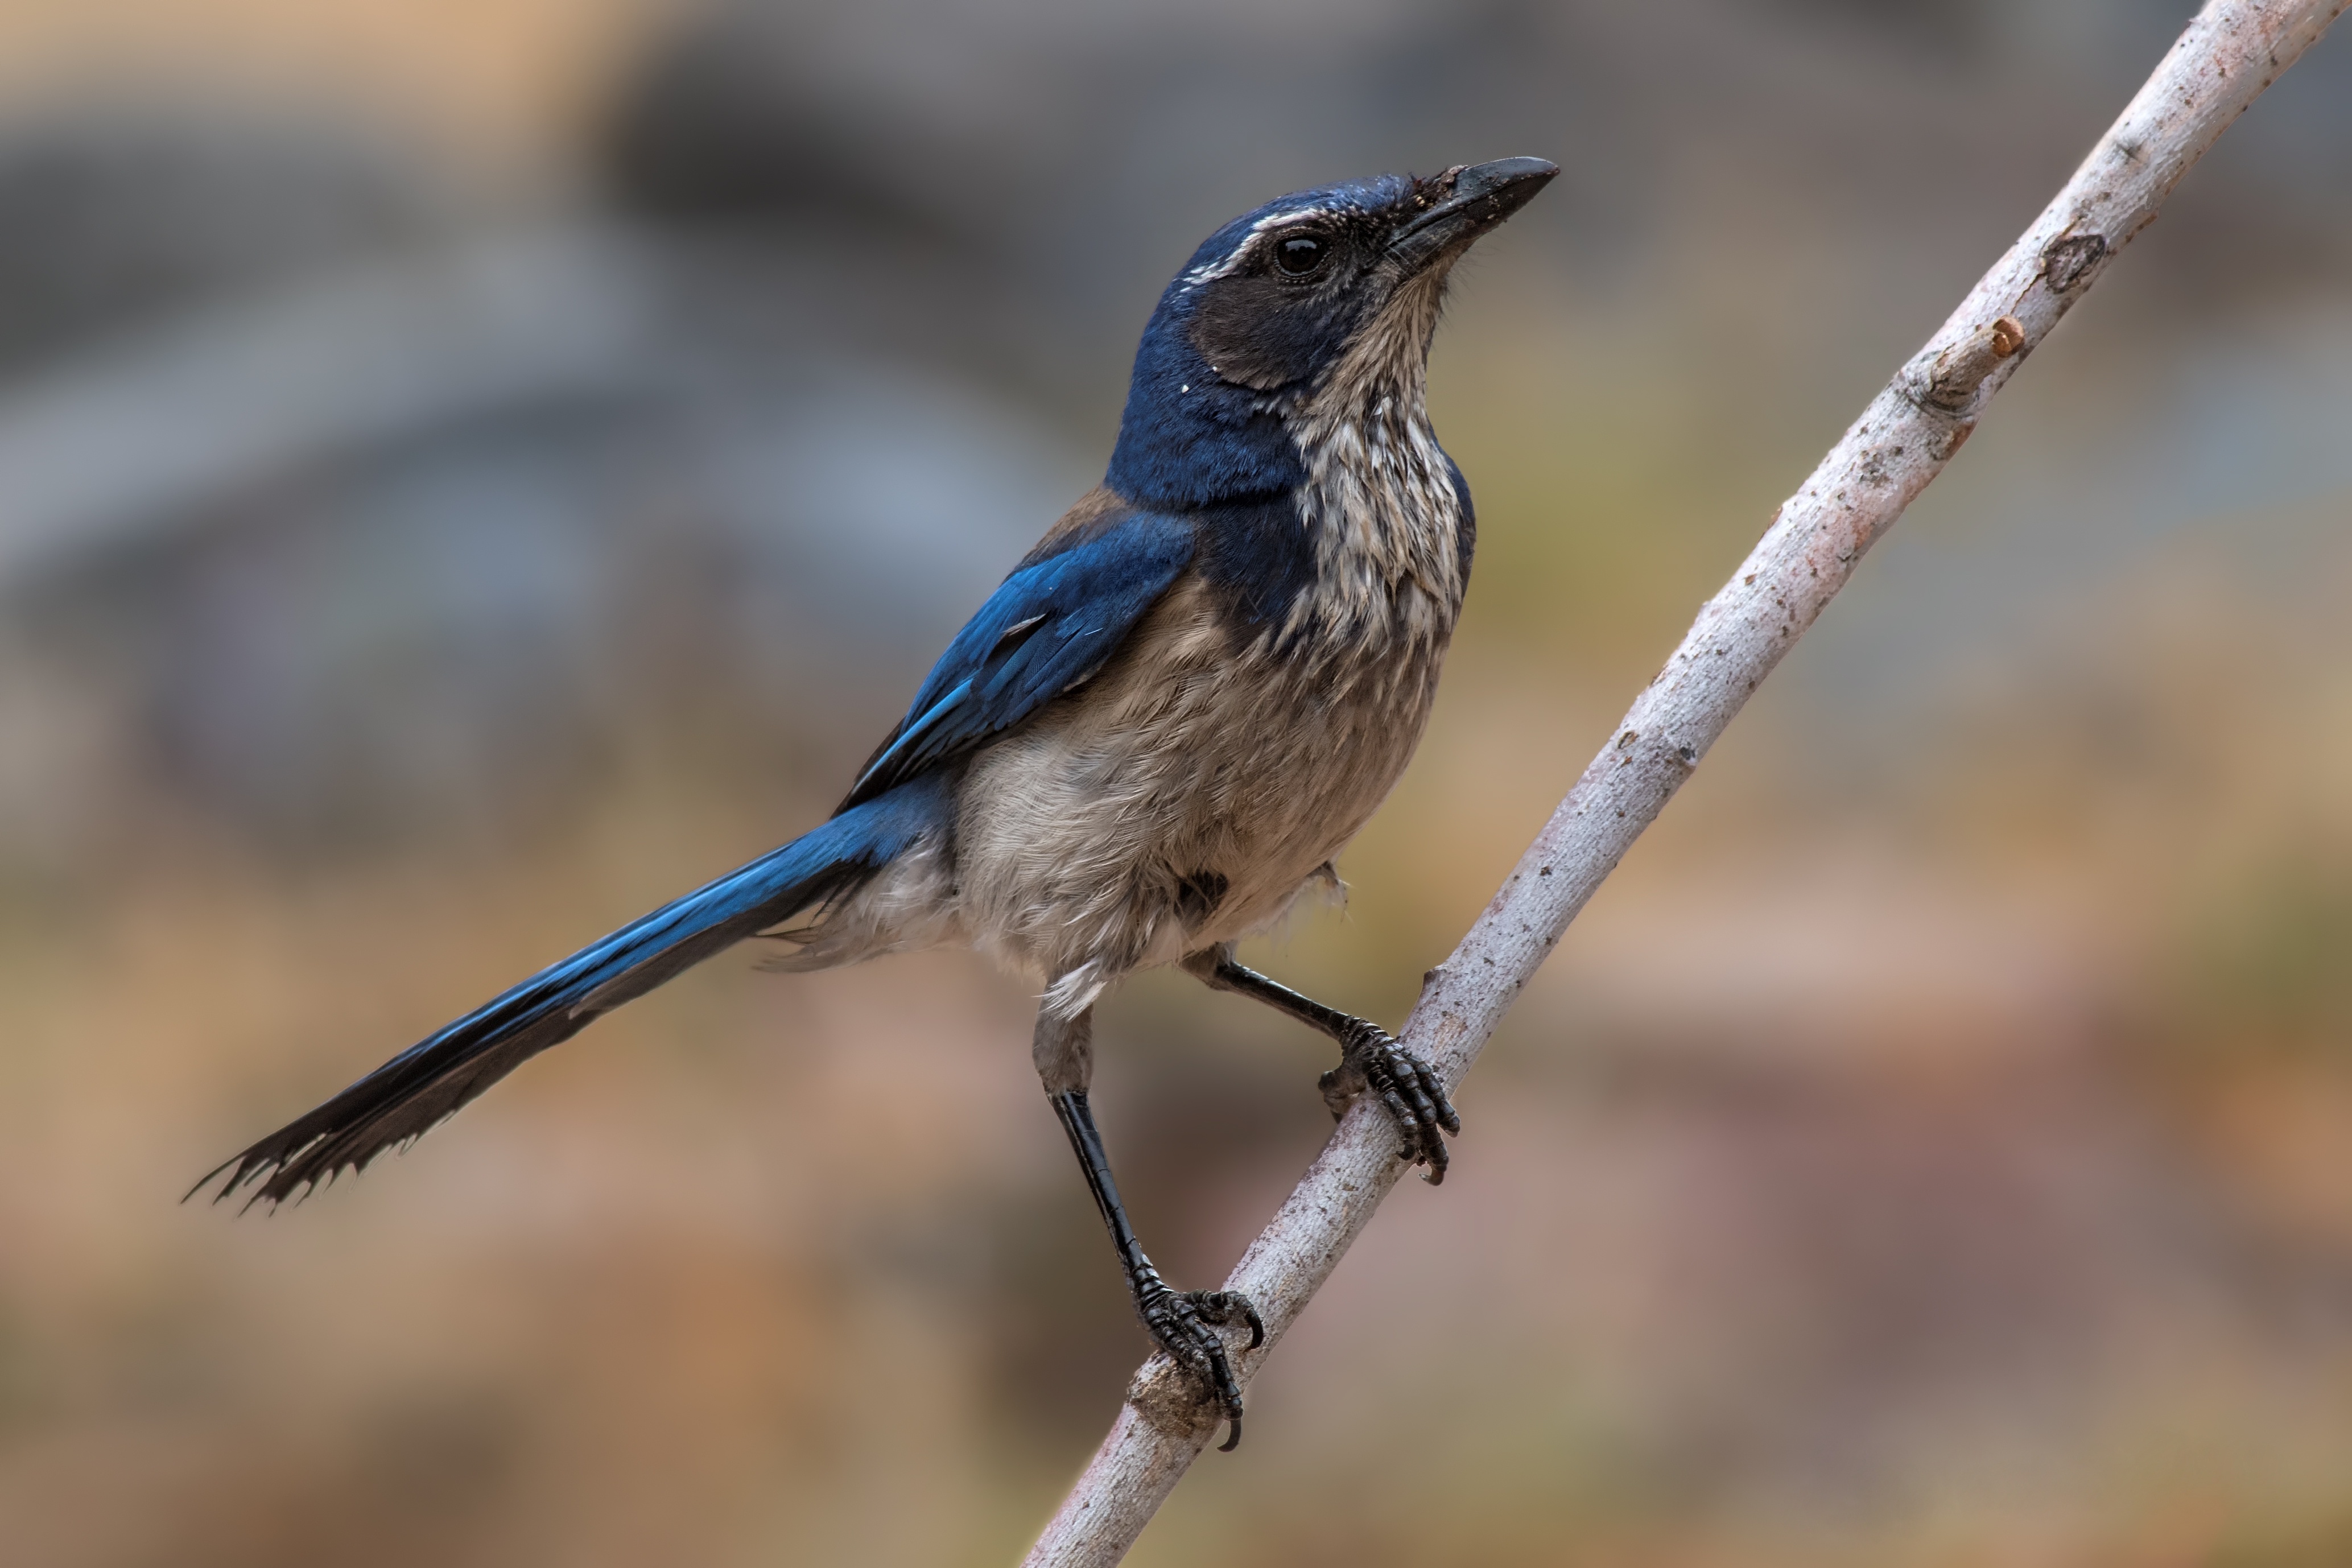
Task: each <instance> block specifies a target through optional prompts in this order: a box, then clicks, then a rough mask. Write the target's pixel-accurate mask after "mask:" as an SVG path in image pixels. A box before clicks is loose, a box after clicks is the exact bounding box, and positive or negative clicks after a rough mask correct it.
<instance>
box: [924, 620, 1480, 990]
mask: <svg viewBox="0 0 2352 1568" xmlns="http://www.w3.org/2000/svg"><path fill="white" fill-rule="evenodd" d="M1222 637H1223V634H1222V633H1221V632H1218V631H1216V630H1215V629H1214V628H1213V627H1211V626H1207V625H1206V624H1205V622H1204V621H1203V619H1202V617H1201V616H1199V614H1198V611H1197V606H1196V605H1192V604H1191V603H1190V602H1189V601H1188V597H1187V596H1186V595H1175V596H1172V602H1171V603H1169V604H1166V605H1162V606H1161V608H1160V610H1159V611H1156V612H1155V613H1154V616H1153V617H1152V619H1151V621H1150V622H1149V623H1147V625H1146V626H1142V627H1139V628H1138V636H1137V637H1136V638H1135V639H1134V640H1133V641H1132V642H1131V643H1130V645H1129V648H1128V649H1127V650H1126V651H1124V652H1123V653H1122V654H1121V656H1120V657H1119V658H1118V659H1117V660H1116V661H1114V663H1113V664H1112V666H1111V667H1110V668H1107V669H1105V670H1104V671H1103V672H1102V674H1101V675H1099V676H1098V677H1097V679H1095V680H1094V681H1093V682H1091V683H1089V685H1088V687H1087V689H1085V690H1084V691H1083V693H1081V694H1079V695H1078V696H1076V697H1075V698H1070V699H1065V700H1061V701H1059V702H1056V703H1055V704H1054V705H1053V706H1051V707H1049V708H1048V709H1046V710H1045V711H1044V712H1042V713H1040V714H1039V715H1038V717H1037V718H1036V720H1034V721H1032V722H1031V723H1030V724H1029V725H1027V726H1025V727H1024V729H1023V730H1022V731H1019V732H1017V733H1016V734H1014V735H1013V736H1011V737H1008V738H1007V739H1006V740H1005V741H1003V742H999V743H998V744H996V745H994V746H992V747H991V748H990V749H989V751H988V752H985V753H984V754H983V755H982V756H981V757H980V758H979V759H977V760H976V761H975V762H974V763H973V764H972V767H971V772H970V773H969V774H968V775H967V776H966V779H965V782H964V785H963V788H962V791H961V801H962V805H961V812H960V815H959V818H958V822H957V831H956V841H955V851H954V855H955V863H956V864H955V882H956V891H955V894H954V899H955V903H956V907H957V917H958V920H957V923H958V924H959V925H960V927H961V932H962V934H963V935H964V936H966V937H967V938H968V939H969V940H971V942H974V943H975V944H976V945H978V946H980V947H982V949H983V950H985V951H988V952H992V953H993V954H994V955H995V956H996V957H998V958H999V959H1000V960H1002V961H1003V962H1005V963H1008V964H1010V965H1011V966H1013V968H1015V969H1017V970H1018V971H1020V972H1022V973H1025V974H1028V975H1030V976H1033V977H1034V978H1036V979H1039V980H1041V981H1042V982H1044V983H1045V984H1047V985H1048V986H1049V988H1050V989H1049V994H1048V1005H1050V1006H1053V1007H1055V1009H1056V1010H1059V1011H1065V1012H1070V1013H1075V1012H1076V1011H1078V1010H1080V1009H1082V1008H1083V1007H1085V1006H1086V1005H1088V1004H1089V1003H1091V1002H1092V1001H1093V999H1094V997H1095V995H1097V994H1099V992H1100V991H1101V990H1102V988H1103V987H1104V986H1105V985H1107V984H1109V983H1110V982H1112V981H1113V980H1115V979H1117V978H1118V975H1120V974H1121V973H1125V972H1127V971H1129V970H1131V969H1135V968H1139V967H1143V966H1147V965H1151V964H1157V963H1172V962H1174V961H1175V960H1177V959H1179V958H1181V957H1182V956H1183V955H1185V954H1186V953H1189V952H1198V951H1200V950H1201V949H1202V948H1204V947H1208V946H1210V945H1212V944H1214V943H1217V942H1230V941H1233V940H1235V939H1237V938H1239V937H1243V936H1245V935H1248V934H1250V933H1252V932H1254V931H1260V930H1263V929H1264V928H1265V927H1266V926H1268V925H1270V924H1272V923H1273V922H1275V921H1278V920H1280V919H1281V918H1282V916H1283V915H1284V913H1285V912H1286V911H1287V910H1288V909H1289V908H1290V906H1291V904H1292V903H1293V902H1294V901H1295V900H1297V897H1298V895H1299V893H1300V891H1301V890H1302V889H1304V888H1305V887H1306V886H1307V884H1308V883H1309V882H1310V881H1311V880H1312V879H1315V878H1316V877H1317V876H1318V872H1319V871H1320V870H1321V869H1322V868H1323V867H1324V866H1325V865H1326V864H1327V863H1328V862H1329V861H1330V860H1331V859H1332V858H1333V857H1334V856H1336V855H1337V854H1338V853H1339V850H1340V848H1341V847H1343V846H1345V845H1346V844H1347V842H1348V841H1349V839H1350V838H1352V837H1355V835H1356V833H1357V832H1358V830H1359V829H1360V828H1361V827H1362V826H1363V825H1364V823H1365V822H1366V821H1367V820H1368V819H1369V818H1370V816H1371V814H1372V813H1373V811H1374V810H1376V809H1377V808H1378V807H1379V805H1380V804H1381V801H1382V800H1383V799H1384V798H1385V797H1386V796H1387V795H1388V793H1389V790H1390V789H1391V786H1392V785H1394V784H1395V783H1396V781H1397V778H1398V776H1399V775H1400V774H1401V773H1402V772H1403V771H1404V767H1405V764H1406V763H1408V762H1409V761H1410V760H1411V759H1412V752H1413V749H1414V747H1415V746H1416V745H1417V744H1418V743H1419V742H1420V739H1421V733H1422V730H1423V725H1424V724H1425V722H1426V721H1427V719H1428V716H1429V709H1430V703H1431V700H1432V699H1433V697H1434V695H1435V691H1436V686H1437V673H1438V665H1439V661H1440V660H1441V658H1443V655H1444V647H1443V646H1442V644H1436V645H1433V644H1432V643H1431V642H1430V641H1429V640H1428V639H1425V638H1423V639H1413V638H1400V639H1397V641H1396V642H1394V643H1393V644H1392V645H1391V646H1389V647H1385V648H1383V649H1382V650H1381V652H1380V653H1378V654H1377V655H1360V656H1351V657H1349V658H1345V659H1341V660H1339V661H1336V662H1334V663H1330V664H1327V665H1326V666H1325V667H1324V668H1322V669H1321V670H1320V671H1319V672H1318V673H1314V674H1309V673H1308V672H1307V671H1306V670H1304V669H1302V668H1298V667H1297V666H1296V665H1287V666H1286V665H1278V664H1276V663H1275V662H1274V661H1271V660H1265V661H1258V662H1256V663H1255V666H1253V663H1252V662H1251V661H1238V662H1237V661H1235V660H1234V658H1232V657H1231V656H1230V654H1228V653H1227V652H1226V651H1225V649H1224V647H1223V643H1222Z"/></svg>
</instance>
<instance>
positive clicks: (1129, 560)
mask: <svg viewBox="0 0 2352 1568" xmlns="http://www.w3.org/2000/svg"><path fill="white" fill-rule="evenodd" d="M1192 541H1193V532H1192V525H1191V524H1190V523H1187V522H1182V521H1178V520H1177V519H1174V518H1168V517H1160V516H1156V515H1154V514H1152V513H1150V512H1138V513H1134V514H1132V515H1130V516H1129V517H1127V518H1125V519H1123V520H1121V521H1118V522H1117V523H1115V524H1113V525H1112V526H1111V527H1109V528H1108V529H1106V530H1104V531H1101V532H1100V533H1097V534H1095V535H1094V536H1093V537H1092V538H1090V539H1087V540H1086V541H1085V542H1082V543H1079V544H1076V545H1073V546H1071V547H1070V548H1069V549H1066V550H1064V551H1061V552H1057V553H1055V554H1052V555H1048V556H1045V558H1044V559H1042V560H1035V559H1033V560H1032V561H1031V562H1030V563H1027V564H1025V565H1024V566H1022V567H1020V568H1019V569H1018V570H1016V571H1015V572H1014V573H1013V575H1011V576H1010V577H1007V578H1006V579H1005V580H1004V582H1003V585H1002V586H1001V587H999V588H998V589H997V590H996V592H995V593H994V594H992V595H990V596H989V600H988V603H987V604H985V605H982V606H981V607H980V613H979V614H978V615H976V616H972V618H971V620H970V621H969V622H967V623H966V624H965V626H964V628H963V630H961V631H960V632H958V633H957V634H956V637H955V640H954V641H953V642H951V643H950V644H948V649H947V652H945V653H943V654H941V655H940V661H939V663H938V664H936V665H934V666H933V667H932V668H931V673H930V675H929V677H928V678H927V679H925V680H924V681H923V685H922V689H920V690H919V691H917V692H916V693H915V700H914V702H913V703H912V704H911V705H910V706H909V707H908V710H907V716H906V718H904V719H902V720H900V721H899V722H898V729H897V730H896V731H892V733H891V735H890V738H889V739H888V740H887V741H885V742H882V746H881V749H880V750H879V751H877V752H875V754H874V759H873V760H872V761H871V762H869V763H866V768H865V771H864V772H863V773H859V774H858V776H857V782H856V784H852V785H851V786H850V789H849V794H848V795H847V796H846V797H845V799H844V800H843V801H842V803H841V809H843V810H847V809H848V808H849V807H851V806H853V805H857V804H859V803H860V802H862V801H867V800H871V799H873V798H874V797H875V796H876V795H880V794H882V793H883V792H884V791H886V790H887V789H890V788H891V787H893V786H894V785H897V784H903V783H905V782H906V781H907V780H908V779H910V778H913V777H915V776H916V775H917V774H919V773H924V772H926V771H928V770H929V769H930V768H932V767H935V766H937V765H938V764H939V763H942V762H945V761H947V760H949V759H950V758H952V757H957V756H961V755H962V754H963V753H964V752H969V751H971V750H972V749H973V748H974V747H976V746H978V745H979V744H980V743H981V742H983V741H985V740H987V739H988V738H989V737H990V736H992V735H995V734H998V733H1001V732H1002V731H1005V730H1007V729H1009V728H1011V727H1012V726H1013V725H1014V724H1017V723H1019V722H1020V721H1022V720H1024V719H1025V718H1027V717H1028V716H1029V715H1030V714H1032V713H1034V712H1035V711H1036V710H1037V709H1038V708H1039V707H1041V706H1043V705H1044V704H1045V703H1046V702H1048V701H1050V700H1053V699H1054V698H1055V697H1057V696H1059V695H1060V694H1061V693H1063V692H1065V691H1067V690H1068V689H1070V688H1072V687H1073V686H1076V685H1077V684H1079V683H1080V682H1081V681H1084V680H1085V679H1087V677H1089V676H1091V675H1093V674H1094V673H1095V671H1096V670H1097V669H1100V668H1102V666H1103V663H1104V661H1105V660H1107V659H1108V658H1110V656H1111V654H1112V653H1113V652H1115V651H1116V650H1117V649H1118V645H1119V644H1120V643H1121V642H1122V641H1124V640H1125V639H1126V637H1127V634H1128V632H1129V630H1130V629H1132V628H1133V627H1134V626H1135V623H1136V622H1137V621H1139V620H1140V619H1141V618H1142V616H1143V612H1144V611H1146V610H1148V609H1150V607H1151V605H1153V603H1154V602H1156V601H1157V600H1158V599H1159V597H1160V595H1162V594H1164V593H1166V592H1167V591H1168V586H1169V584H1171V583H1173V582H1174V581H1175V580H1176V576H1177V574H1178V573H1180V572H1181V571H1183V569H1184V566H1185V563H1187V562H1189V561H1191V560H1192Z"/></svg>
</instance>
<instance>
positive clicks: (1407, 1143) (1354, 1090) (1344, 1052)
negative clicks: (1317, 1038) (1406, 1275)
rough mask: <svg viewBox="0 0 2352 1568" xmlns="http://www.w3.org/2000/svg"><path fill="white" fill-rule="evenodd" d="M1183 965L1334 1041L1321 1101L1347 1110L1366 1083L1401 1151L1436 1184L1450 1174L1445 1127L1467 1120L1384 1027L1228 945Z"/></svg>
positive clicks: (1337, 1110)
mask: <svg viewBox="0 0 2352 1568" xmlns="http://www.w3.org/2000/svg"><path fill="white" fill-rule="evenodd" d="M1184 967H1185V968H1186V969H1189V970H1191V971H1192V973H1194V974H1195V975H1198V976H1199V977H1200V978H1201V979H1202V980H1203V981H1205V982H1207V983H1208V984H1209V985H1210V986H1211V987H1212V988H1213V989H1215V990H1218V991H1232V992H1236V993H1238V994H1241V995H1244V996H1249V997H1254V998H1255V999H1256V1000H1257V1001H1260V1002H1263V1003H1265V1005H1267V1006H1269V1007H1271V1008H1273V1009H1274V1010H1275V1011H1276V1012H1277V1013H1283V1014H1286V1015H1288V1016H1290V1017H1293V1018H1296V1019H1297V1020H1298V1021H1299V1022H1300V1023H1302V1024H1306V1025H1307V1026H1310V1027H1313V1028H1317V1029H1320V1030H1322V1031H1323V1032H1324V1033H1325V1034H1327V1035H1328V1036H1330V1037H1332V1038H1333V1039H1334V1040H1337V1041H1338V1042H1339V1066H1338V1067H1336V1068H1332V1069H1331V1070H1330V1071H1329V1072H1327V1073H1325V1074H1324V1075H1323V1078H1322V1089H1323V1102H1324V1103H1325V1104H1326V1105H1328V1106H1329V1107H1330V1108H1331V1114H1332V1115H1333V1116H1334V1117H1337V1116H1339V1115H1340V1114H1342V1113H1343V1112H1345V1111H1346V1110H1347V1109H1348V1104H1349V1101H1350V1100H1354V1099H1355V1098H1356V1097H1357V1096H1358V1095H1360V1094H1362V1093H1365V1092H1366V1091H1367V1090H1369V1091H1370V1092H1371V1093H1373V1094H1376V1095H1378V1096H1379V1097H1380V1100H1381V1104H1382V1105H1383V1106H1385V1107H1386V1108H1387V1109H1388V1113H1389V1115H1390V1117H1391V1119H1392V1120H1394V1121H1395V1122H1396V1124H1397V1129H1398V1131H1401V1132H1402V1133H1403V1134H1404V1148H1403V1150H1402V1155H1403V1157H1404V1158H1405V1159H1407V1160H1409V1161H1411V1162H1412V1163H1414V1164H1416V1165H1426V1166H1428V1167H1429V1170H1428V1172H1427V1173H1426V1174H1425V1175H1424V1176H1423V1180H1424V1181H1426V1182H1428V1183H1429V1184H1431V1185H1433V1186H1434V1185H1435V1184H1438V1183H1440V1182H1442V1181H1444V1180H1445V1167H1446V1163H1447V1159H1446V1152H1445V1140H1444V1138H1443V1137H1442V1136H1440V1132H1441V1131H1444V1132H1454V1133H1459V1132H1460V1131H1462V1119H1461V1117H1459V1116H1457V1115H1456V1114H1454V1106H1453V1103H1452V1102H1451V1101H1450V1100H1447V1099H1446V1098H1445V1086H1444V1084H1442V1083H1440V1082H1438V1080H1437V1075H1436V1074H1435V1073H1434V1072H1432V1071H1431V1070H1430V1068H1429V1067H1428V1065H1427V1064H1425V1063H1424V1062H1423V1061H1422V1060H1421V1059H1420V1058H1417V1057H1415V1056H1414V1055H1413V1054H1412V1052H1410V1051H1408V1050H1406V1049H1405V1048H1404V1047H1402V1046H1401V1045H1399V1044H1398V1043H1397V1042H1396V1039H1395V1037H1393V1036H1391V1034H1390V1033H1389V1032H1388V1031H1387V1030H1386V1029H1383V1028H1381V1026H1379V1025H1378V1024H1375V1023H1372V1022H1370V1020H1368V1019H1363V1018H1359V1017H1356V1016H1353V1015H1352V1014H1348V1013H1342V1012H1340V1011H1339V1009H1338V1008H1337V1007H1327V1006H1325V1005H1323V1004H1322V1003H1320V1002H1318V1001H1316V1000H1315V998H1313V997H1312V996H1302V995H1300V994H1298V993H1297V992H1296V991H1293V990H1292V989H1291V988H1290V987H1289V986H1287V985H1284V984H1279V983H1277V982H1276V981H1272V980H1269V979H1267V978H1266V977H1265V975H1263V974H1260V973H1258V972H1257V971H1256V970H1255V969H1248V968H1244V966H1243V965H1241V964H1238V963H1234V955H1233V951H1232V950H1231V949H1230V948H1226V947H1213V948H1208V949H1206V950H1204V951H1202V952H1196V953H1194V954H1192V956H1191V957H1190V958H1187V959H1186V960H1185V961H1184Z"/></svg>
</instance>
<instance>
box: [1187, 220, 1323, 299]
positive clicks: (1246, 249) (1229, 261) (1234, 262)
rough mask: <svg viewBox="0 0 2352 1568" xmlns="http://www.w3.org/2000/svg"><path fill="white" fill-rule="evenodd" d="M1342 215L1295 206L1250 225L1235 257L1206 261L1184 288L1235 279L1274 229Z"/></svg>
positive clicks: (1193, 273) (1194, 272)
mask: <svg viewBox="0 0 2352 1568" xmlns="http://www.w3.org/2000/svg"><path fill="white" fill-rule="evenodd" d="M1337 216H1339V210H1338V209H1337V208H1335V207H1291V208H1289V209H1287V210H1286V211H1283V212H1276V213H1268V214H1266V215H1265V216H1264V217H1262V218H1260V219H1258V220H1257V221H1256V222H1255V223H1254V224H1252V225H1250V231H1249V237H1247V238H1246V239H1244V240H1243V241H1242V242H1241V243H1240V244H1239V245H1236V246H1234V249H1233V254H1232V255H1230V256H1228V257H1226V258H1224V259H1223V261H1209V262H1203V263H1202V265H1200V266H1198V267H1195V268H1192V270H1191V271H1190V272H1187V273H1186V274H1184V287H1185V288H1187V289H1197V288H1199V287H1200V286H1201V285H1202V284H1203V283H1213V282H1215V281H1216V280H1217V279H1220V278H1226V277H1231V276H1232V275H1233V274H1234V272H1235V271H1236V270H1238V269H1239V268H1240V267H1241V265H1242V263H1243V262H1244V261H1246V260H1248V259H1249V256H1250V252H1251V250H1252V249H1253V248H1254V247H1255V246H1256V244H1257V238H1258V236H1260V235H1262V234H1265V233H1266V232H1267V231H1269V230H1271V229H1277V228H1287V227H1289V226H1291V225H1292V224H1296V223H1304V222H1306V221H1307V219H1309V218H1318V217H1325V218H1328V217H1337Z"/></svg>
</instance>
